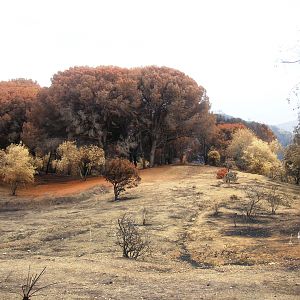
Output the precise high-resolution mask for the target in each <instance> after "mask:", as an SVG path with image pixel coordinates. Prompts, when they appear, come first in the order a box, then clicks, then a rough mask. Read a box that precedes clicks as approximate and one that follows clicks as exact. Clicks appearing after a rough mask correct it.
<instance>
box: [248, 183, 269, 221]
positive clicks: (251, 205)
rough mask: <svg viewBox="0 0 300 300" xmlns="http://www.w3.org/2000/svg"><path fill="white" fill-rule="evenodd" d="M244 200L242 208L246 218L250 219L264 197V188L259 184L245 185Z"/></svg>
mask: <svg viewBox="0 0 300 300" xmlns="http://www.w3.org/2000/svg"><path fill="white" fill-rule="evenodd" d="M245 192H246V198H247V199H246V202H245V204H244V210H245V212H246V216H247V218H248V219H252V218H253V216H254V215H255V214H256V210H257V208H258V206H259V203H260V202H261V201H262V200H263V199H264V198H265V196H266V192H265V189H264V188H262V187H260V186H251V187H247V188H246V190H245Z"/></svg>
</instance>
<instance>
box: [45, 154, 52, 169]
mask: <svg viewBox="0 0 300 300" xmlns="http://www.w3.org/2000/svg"><path fill="white" fill-rule="evenodd" d="M51 156H52V151H50V152H49V159H48V162H47V166H46V174H48V173H49V168H50V162H51Z"/></svg>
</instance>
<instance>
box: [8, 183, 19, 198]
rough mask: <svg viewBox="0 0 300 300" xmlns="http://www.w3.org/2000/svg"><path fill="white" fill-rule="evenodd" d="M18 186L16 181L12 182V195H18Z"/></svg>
mask: <svg viewBox="0 0 300 300" xmlns="http://www.w3.org/2000/svg"><path fill="white" fill-rule="evenodd" d="M17 187H18V184H17V183H16V182H13V183H11V185H10V190H11V195H12V196H16V191H17Z"/></svg>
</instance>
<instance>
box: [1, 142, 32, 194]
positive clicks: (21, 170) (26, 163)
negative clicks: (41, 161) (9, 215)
mask: <svg viewBox="0 0 300 300" xmlns="http://www.w3.org/2000/svg"><path fill="white" fill-rule="evenodd" d="M34 174H35V167H34V165H33V160H32V157H31V156H30V154H29V151H28V149H27V148H26V147H25V146H24V145H22V144H19V145H16V144H11V145H9V146H8V147H7V148H6V150H5V151H3V150H1V151H0V179H1V181H2V182H4V183H6V184H9V185H10V190H11V195H13V196H14V195H16V190H17V188H18V186H19V185H20V184H26V183H30V182H33V181H34Z"/></svg>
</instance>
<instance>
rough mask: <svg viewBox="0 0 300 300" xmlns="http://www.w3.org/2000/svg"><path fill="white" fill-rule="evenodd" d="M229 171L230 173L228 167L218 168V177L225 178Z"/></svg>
mask: <svg viewBox="0 0 300 300" xmlns="http://www.w3.org/2000/svg"><path fill="white" fill-rule="evenodd" d="M227 173H228V170H227V169H226V168H222V169H220V170H218V172H217V179H223V178H224V177H225V176H226V174H227Z"/></svg>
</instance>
